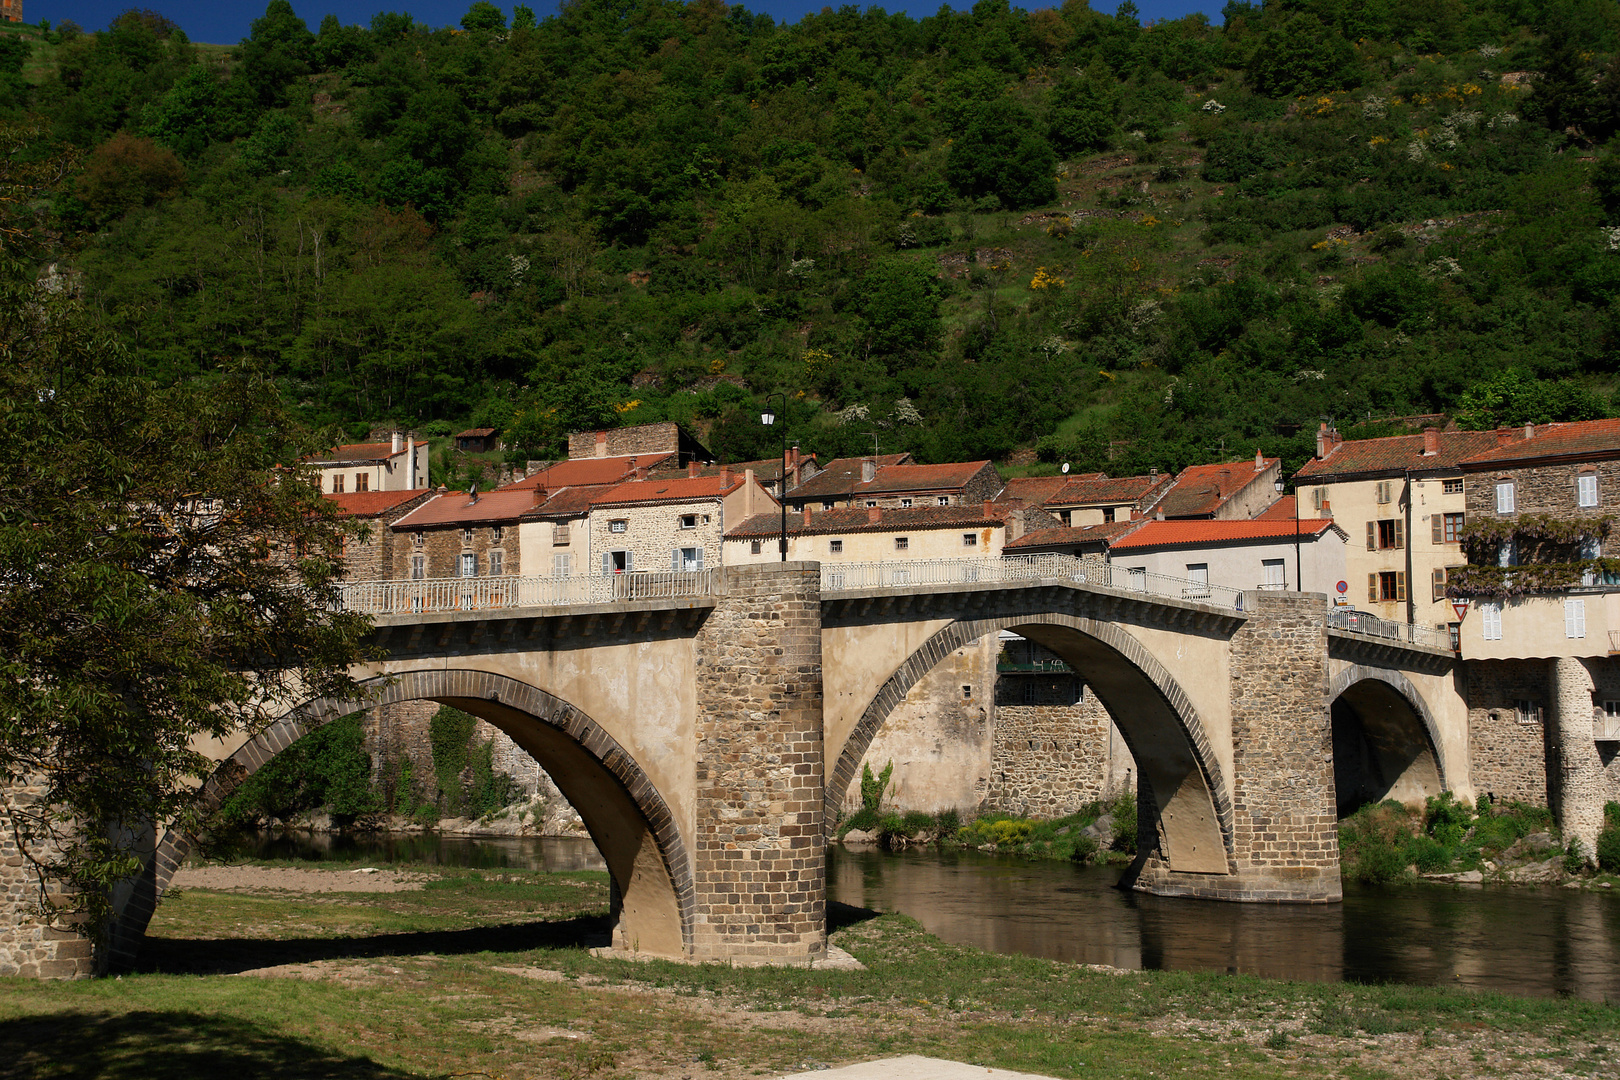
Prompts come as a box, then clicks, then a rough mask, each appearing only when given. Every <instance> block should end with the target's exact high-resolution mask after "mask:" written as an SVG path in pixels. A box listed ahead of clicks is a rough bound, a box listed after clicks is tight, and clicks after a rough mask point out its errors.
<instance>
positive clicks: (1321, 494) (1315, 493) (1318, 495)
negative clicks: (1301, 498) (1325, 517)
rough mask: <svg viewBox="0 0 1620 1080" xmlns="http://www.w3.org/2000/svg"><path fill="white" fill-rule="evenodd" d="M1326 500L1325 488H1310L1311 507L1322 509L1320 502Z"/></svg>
mask: <svg viewBox="0 0 1620 1080" xmlns="http://www.w3.org/2000/svg"><path fill="white" fill-rule="evenodd" d="M1326 498H1327V488H1311V505H1312V506H1313V507H1315V508H1316V509H1318V510H1320V509H1322V502H1323V500H1325V499H1326Z"/></svg>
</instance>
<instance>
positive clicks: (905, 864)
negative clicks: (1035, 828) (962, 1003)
mask: <svg viewBox="0 0 1620 1080" xmlns="http://www.w3.org/2000/svg"><path fill="white" fill-rule="evenodd" d="M828 874H829V876H828V896H829V897H830V898H832V899H835V900H840V901H842V902H844V903H846V904H854V905H857V906H861V907H870V908H876V909H877V910H880V911H900V912H904V913H905V914H907V915H910V916H912V917H913V918H915V919H917V920H918V921H919V922H921V923H922V924H923V925H924V926H925V927H927V928H928V930H929V931H930V932H932V933H935V934H938V935H939V936H940V937H942V938H944V939H946V940H947V941H954V942H957V943H959V944H963V945H972V946H975V947H978V948H981V949H990V950H993V951H996V952H1019V953H1027V954H1029V955H1032V956H1044V957H1048V958H1050V959H1054V960H1067V961H1071V962H1077V963H1086V964H1109V965H1112V966H1114V967H1123V968H1160V969H1171V970H1201V971H1232V972H1246V973H1249V974H1254V975H1264V976H1268V977H1271V978H1280V979H1304V980H1311V981H1332V980H1349V981H1353V982H1399V983H1415V984H1420V985H1429V986H1441V985H1450V986H1466V987H1471V988H1476V989H1491V990H1500V991H1505V992H1508V993H1516V994H1531V995H1540V996H1552V995H1573V996H1576V997H1582V998H1587V999H1590V1000H1594V1001H1602V1000H1611V1001H1612V1000H1620V967H1617V966H1616V961H1617V960H1620V955H1617V953H1620V949H1617V947H1616V942H1617V941H1620V899H1617V898H1616V897H1614V896H1612V895H1608V894H1603V893H1589V892H1576V891H1574V890H1563V889H1551V888H1527V889H1494V888H1493V889H1461V888H1454V887H1450V886H1421V887H1414V888H1404V889H1391V890H1378V889H1370V888H1357V887H1349V888H1347V889H1346V894H1345V901H1344V903H1343V904H1323V905H1311V906H1305V905H1260V904H1225V903H1216V902H1213V901H1199V900H1170V899H1163V898H1160V897H1154V896H1144V895H1142V894H1139V893H1131V892H1123V891H1121V890H1119V889H1116V888H1114V884H1115V882H1116V881H1117V880H1118V879H1119V870H1118V869H1103V868H1098V867H1076V866H1071V865H1069V864H1067V863H1026V862H1020V861H1018V860H1014V859H1008V858H1000V857H997V856H993V855H985V854H982V853H979V852H944V853H936V852H930V851H920V852H906V853H901V854H893V855H887V854H881V853H877V852H850V851H846V850H842V849H836V848H835V849H834V850H833V852H832V857H831V860H830V865H829V868H828Z"/></svg>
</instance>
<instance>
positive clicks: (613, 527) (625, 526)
mask: <svg viewBox="0 0 1620 1080" xmlns="http://www.w3.org/2000/svg"><path fill="white" fill-rule="evenodd" d="M629 528H630V523H629V522H628V521H625V520H624V519H623V518H620V519H619V520H618V521H610V522H608V532H610V533H622V532H626V531H628V530H629Z"/></svg>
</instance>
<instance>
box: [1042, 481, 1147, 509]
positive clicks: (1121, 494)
mask: <svg viewBox="0 0 1620 1080" xmlns="http://www.w3.org/2000/svg"><path fill="white" fill-rule="evenodd" d="M1172 479H1173V477H1170V476H1168V475H1166V476H1101V475H1096V476H1082V477H1080V478H1078V479H1074V480H1070V481H1069V482H1068V483H1067V484H1065V485H1064V486H1063V487H1062V488H1061V489H1060V490H1059V491H1058V492H1057V494H1055V495H1053V496H1052V497H1051V498H1049V499H1047V500H1046V505H1047V506H1086V505H1088V504H1092V503H1112V504H1115V505H1118V504H1121V503H1135V502H1138V501H1140V500H1141V499H1142V498H1143V497H1144V496H1146V495H1148V494H1149V493H1150V492H1152V491H1153V489H1154V488H1157V487H1161V486H1163V485H1166V484H1169V483H1170V482H1171V480H1172Z"/></svg>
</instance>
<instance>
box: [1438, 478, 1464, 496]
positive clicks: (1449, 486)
mask: <svg viewBox="0 0 1620 1080" xmlns="http://www.w3.org/2000/svg"><path fill="white" fill-rule="evenodd" d="M1462 484H1463V482H1462V478H1461V477H1458V478H1457V479H1455V480H1442V481H1441V482H1440V491H1441V493H1442V494H1444V495H1461V494H1462V493H1463V486H1462Z"/></svg>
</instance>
